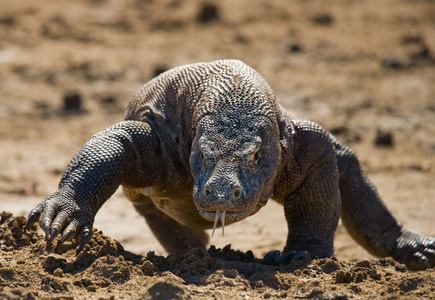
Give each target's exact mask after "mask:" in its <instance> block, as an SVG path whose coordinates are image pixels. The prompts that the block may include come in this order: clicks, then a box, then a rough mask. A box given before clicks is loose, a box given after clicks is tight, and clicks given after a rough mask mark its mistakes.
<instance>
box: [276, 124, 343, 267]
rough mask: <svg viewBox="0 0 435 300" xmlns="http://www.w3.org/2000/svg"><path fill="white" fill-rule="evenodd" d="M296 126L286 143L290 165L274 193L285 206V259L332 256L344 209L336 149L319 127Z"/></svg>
mask: <svg viewBox="0 0 435 300" xmlns="http://www.w3.org/2000/svg"><path fill="white" fill-rule="evenodd" d="M293 124H294V125H289V132H291V135H290V138H289V139H288V143H286V144H288V145H289V147H288V150H287V151H286V154H285V157H286V160H287V163H286V166H285V167H284V170H283V171H282V172H281V173H280V174H279V175H278V176H277V179H276V183H275V192H274V199H275V200H277V201H278V202H281V203H282V204H283V206H284V212H285V217H286V220H287V225H288V237H287V242H286V245H285V248H284V251H283V257H282V260H283V261H284V260H286V257H287V256H289V255H293V254H294V253H295V251H296V253H298V252H305V253H307V252H308V253H311V254H312V255H311V256H314V257H316V258H323V257H329V256H331V255H333V253H334V248H333V239H334V233H335V230H336V228H337V224H338V220H339V218H340V209H341V200H340V192H339V176H338V170H337V161H336V156H335V152H334V147H333V144H332V141H331V139H330V138H329V136H328V134H327V132H326V131H325V130H323V129H322V128H321V127H320V126H319V125H317V124H315V123H311V122H302V121H301V122H294V123H293ZM290 126H291V127H290ZM296 256H300V255H296Z"/></svg>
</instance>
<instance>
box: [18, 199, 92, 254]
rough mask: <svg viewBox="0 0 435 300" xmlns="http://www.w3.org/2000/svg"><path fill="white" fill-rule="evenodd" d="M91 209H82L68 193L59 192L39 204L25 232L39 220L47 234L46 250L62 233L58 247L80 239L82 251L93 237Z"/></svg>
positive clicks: (30, 215) (27, 223)
mask: <svg viewBox="0 0 435 300" xmlns="http://www.w3.org/2000/svg"><path fill="white" fill-rule="evenodd" d="M89 211H90V209H89V207H81V206H79V205H78V204H77V202H76V201H74V200H72V199H71V196H70V195H69V194H67V193H62V192H61V191H57V192H56V193H54V194H53V195H51V196H50V197H48V198H46V199H44V200H43V201H42V202H41V203H39V204H38V205H37V206H36V207H35V208H34V209H33V210H32V211H31V212H30V214H29V217H28V219H27V222H26V225H25V227H24V230H27V229H29V228H30V227H31V226H32V225H33V224H34V223H36V222H37V221H38V220H39V225H40V226H41V228H42V230H43V231H44V232H45V240H46V242H47V244H46V248H47V250H50V249H51V247H52V244H53V241H54V239H55V238H56V237H57V236H59V235H60V234H61V233H62V236H61V238H60V240H59V242H58V245H62V244H63V243H64V242H66V241H69V240H72V239H74V238H78V239H79V240H80V246H79V248H78V252H80V251H82V250H83V248H84V247H85V245H86V244H87V243H88V242H89V241H90V239H91V236H92V224H93V221H94V217H93V214H92V213H91V212H89Z"/></svg>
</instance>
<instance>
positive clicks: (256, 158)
mask: <svg viewBox="0 0 435 300" xmlns="http://www.w3.org/2000/svg"><path fill="white" fill-rule="evenodd" d="M259 159H260V151H257V152H255V154H254V161H258V160H259Z"/></svg>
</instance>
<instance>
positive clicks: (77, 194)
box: [25, 121, 164, 250]
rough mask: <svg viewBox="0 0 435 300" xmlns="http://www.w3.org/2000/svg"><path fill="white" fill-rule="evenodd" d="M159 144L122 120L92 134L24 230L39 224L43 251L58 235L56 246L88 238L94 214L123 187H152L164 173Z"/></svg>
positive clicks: (139, 125) (141, 127) (144, 128)
mask: <svg viewBox="0 0 435 300" xmlns="http://www.w3.org/2000/svg"><path fill="white" fill-rule="evenodd" d="M159 147H160V142H159V139H158V137H157V135H156V134H154V132H153V130H152V127H151V126H150V125H149V124H147V123H144V122H137V121H123V122H120V123H117V124H115V125H113V126H111V127H109V128H107V129H105V130H103V131H102V132H100V133H97V134H96V135H94V136H93V137H92V138H90V139H89V141H88V142H87V143H86V144H85V145H84V146H83V147H82V148H81V149H80V150H79V151H78V152H77V154H76V155H75V156H74V158H73V159H72V160H71V162H70V163H69V164H68V167H67V168H66V171H65V173H64V175H63V176H62V178H61V180H60V183H59V186H58V189H57V191H56V192H54V193H53V194H52V195H50V196H49V197H47V198H46V199H44V200H43V201H42V202H41V203H39V204H38V205H37V206H36V208H34V209H33V210H32V211H31V212H30V214H29V218H28V221H27V223H26V225H25V228H26V229H28V228H29V227H30V226H32V224H34V223H35V222H37V221H38V220H39V224H40V226H41V228H42V229H43V230H44V232H45V236H46V240H47V248H48V249H49V248H50V247H51V244H52V242H53V240H54V239H55V238H56V237H57V236H58V235H59V234H61V233H62V237H61V239H60V242H59V243H60V244H62V243H63V242H65V241H66V240H70V239H73V238H76V237H78V238H80V239H81V245H80V248H79V250H81V249H82V248H83V247H84V246H85V244H86V243H87V242H88V241H89V240H90V238H91V234H92V225H93V222H94V218H95V215H96V213H97V212H98V210H99V209H100V208H101V206H102V205H103V204H104V203H105V201H106V200H107V199H109V198H110V197H111V196H112V194H113V193H114V192H115V191H116V189H117V188H118V186H119V185H120V184H121V183H123V184H126V185H132V186H143V187H145V186H149V185H152V184H153V183H154V182H155V181H156V180H157V179H158V177H159V176H160V175H161V174H160V173H161V171H162V170H164V168H162V167H161V166H159V165H158V163H159V162H160V161H161V160H159V157H158V153H160V151H159Z"/></svg>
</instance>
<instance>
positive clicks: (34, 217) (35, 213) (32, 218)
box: [24, 208, 41, 232]
mask: <svg viewBox="0 0 435 300" xmlns="http://www.w3.org/2000/svg"><path fill="white" fill-rule="evenodd" d="M40 216H41V210H39V209H37V208H35V209H33V210H32V211H31V212H30V214H29V216H28V218H27V222H26V225H24V232H26V231H27V230H28V229H29V228H30V227H32V226H33V224H35V223H36V222H38V220H39V217H40Z"/></svg>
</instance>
